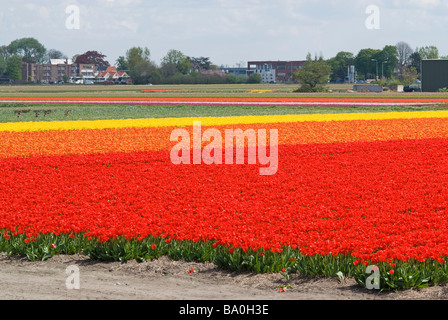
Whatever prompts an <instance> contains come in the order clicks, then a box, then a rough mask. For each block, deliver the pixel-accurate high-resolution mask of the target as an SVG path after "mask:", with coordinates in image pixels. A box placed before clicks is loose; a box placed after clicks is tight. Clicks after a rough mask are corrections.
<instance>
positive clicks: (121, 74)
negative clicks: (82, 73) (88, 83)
mask: <svg viewBox="0 0 448 320" xmlns="http://www.w3.org/2000/svg"><path fill="white" fill-rule="evenodd" d="M95 76H96V79H97V81H100V82H103V81H114V82H116V81H122V80H125V79H129V75H128V73H127V72H126V71H118V70H117V67H112V66H111V67H107V69H106V71H103V72H98V73H97V74H96V75H95Z"/></svg>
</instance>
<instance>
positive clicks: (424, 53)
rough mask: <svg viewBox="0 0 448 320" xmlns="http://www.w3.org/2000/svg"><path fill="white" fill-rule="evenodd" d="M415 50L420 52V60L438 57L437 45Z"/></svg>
mask: <svg viewBox="0 0 448 320" xmlns="http://www.w3.org/2000/svg"><path fill="white" fill-rule="evenodd" d="M415 51H417V52H418V53H419V54H420V57H421V58H422V60H426V59H439V49H437V47H435V46H426V47H421V48H416V49H415Z"/></svg>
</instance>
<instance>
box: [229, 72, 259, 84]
mask: <svg viewBox="0 0 448 320" xmlns="http://www.w3.org/2000/svg"><path fill="white" fill-rule="evenodd" d="M226 77H227V83H232V84H234V83H244V82H247V80H248V78H246V77H241V76H237V75H236V74H234V73H229V74H227V75H226ZM260 78H261V77H260ZM260 80H261V79H260Z"/></svg>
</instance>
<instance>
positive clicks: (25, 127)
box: [0, 111, 448, 132]
mask: <svg viewBox="0 0 448 320" xmlns="http://www.w3.org/2000/svg"><path fill="white" fill-rule="evenodd" d="M424 118H448V111H420V112H383V113H344V114H303V115H273V116H243V117H198V118H164V119H122V120H88V121H85V120H80V121H54V122H9V123H0V131H9V132H25V131H53V130H86V129H115V128H116V129H121V128H151V127H189V126H192V125H193V121H200V122H201V125H202V126H219V125H231V124H233V125H235V124H260V123H290V122H325V121H355V120H387V119H424Z"/></svg>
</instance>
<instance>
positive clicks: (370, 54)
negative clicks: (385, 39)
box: [354, 48, 381, 78]
mask: <svg viewBox="0 0 448 320" xmlns="http://www.w3.org/2000/svg"><path fill="white" fill-rule="evenodd" d="M380 52H381V50H377V49H370V48H369V49H362V50H360V51H359V53H358V54H357V55H356V57H355V61H354V62H355V68H356V70H357V71H358V75H363V76H364V78H369V77H375V76H376V62H375V61H372V59H376V58H377V55H378V54H379V53H380Z"/></svg>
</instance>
